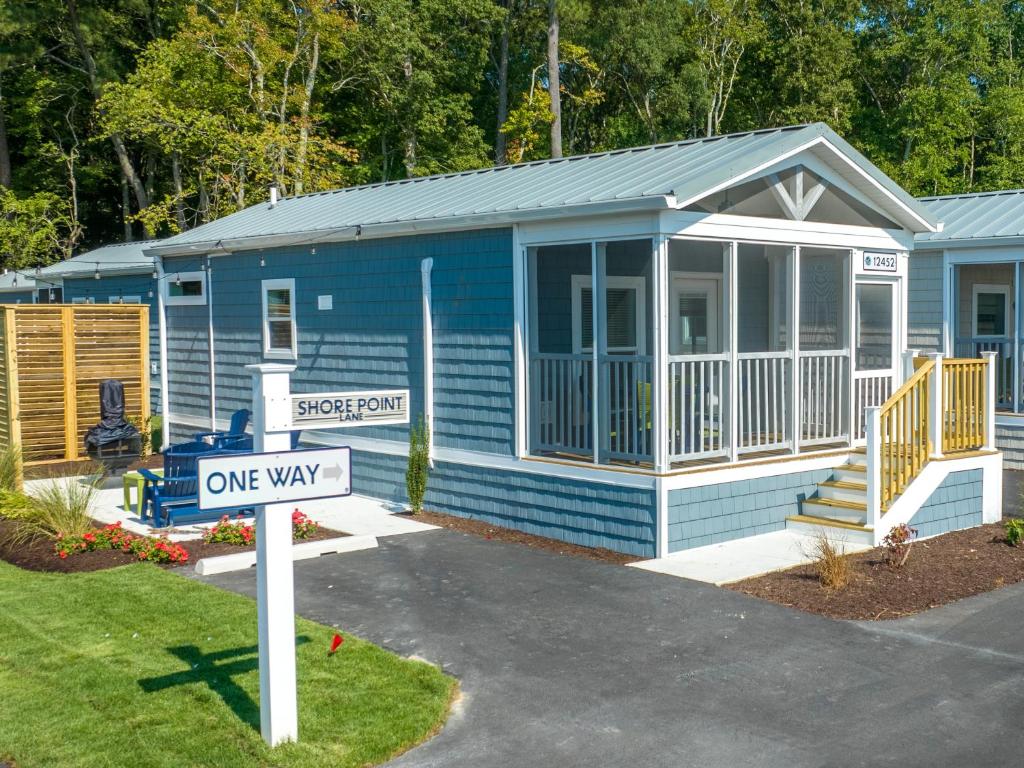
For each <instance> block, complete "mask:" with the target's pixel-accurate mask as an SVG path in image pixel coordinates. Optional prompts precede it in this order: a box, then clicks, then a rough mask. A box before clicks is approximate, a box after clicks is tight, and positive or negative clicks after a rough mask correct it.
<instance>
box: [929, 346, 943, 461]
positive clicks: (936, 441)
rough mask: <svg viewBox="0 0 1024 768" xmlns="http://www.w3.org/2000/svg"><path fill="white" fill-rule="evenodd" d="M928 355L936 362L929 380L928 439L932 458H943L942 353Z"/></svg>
mask: <svg viewBox="0 0 1024 768" xmlns="http://www.w3.org/2000/svg"><path fill="white" fill-rule="evenodd" d="M926 357H928V358H930V359H931V360H933V361H934V362H935V367H934V368H932V372H931V373H930V374H929V376H930V378H931V381H929V382H928V390H929V391H928V407H929V408H931V411H932V412H931V413H930V414H928V431H929V433H930V434H929V435H928V439H929V440H930V441H931V444H932V449H931V451H932V452H931V458H933V459H941V458H942V423H943V417H944V416H945V414H944V413H943V408H944V406H943V402H944V398H943V392H942V355H941V354H939V353H938V352H929V353H928V354H927V355H926Z"/></svg>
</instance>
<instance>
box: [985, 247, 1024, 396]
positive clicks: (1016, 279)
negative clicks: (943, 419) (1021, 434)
mask: <svg viewBox="0 0 1024 768" xmlns="http://www.w3.org/2000/svg"><path fill="white" fill-rule="evenodd" d="M1020 299H1021V290H1020V262H1019V261H1015V262H1014V263H1013V349H1011V350H1010V355H1009V358H1010V364H1011V365H1012V366H1013V375H1012V377H1011V378H1012V380H1013V401H1012V402H1013V412H1014V413H1020V385H1021V380H1020V379H1021V376H1020V368H1021V363H1022V362H1024V361H1022V360H1021V354H1020V352H1021V350H1020V316H1021V313H1020V310H1021V306H1020ZM992 407H993V408H994V407H995V404H993V406H992Z"/></svg>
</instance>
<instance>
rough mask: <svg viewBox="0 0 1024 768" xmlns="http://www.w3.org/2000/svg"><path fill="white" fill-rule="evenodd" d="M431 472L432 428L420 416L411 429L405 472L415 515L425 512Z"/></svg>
mask: <svg viewBox="0 0 1024 768" xmlns="http://www.w3.org/2000/svg"><path fill="white" fill-rule="evenodd" d="M429 472H430V426H429V425H428V424H427V423H426V422H425V421H424V420H423V416H420V418H419V421H418V422H417V423H416V424H412V425H410V427H409V464H408V467H407V468H406V470H405V489H406V492H407V493H408V494H409V506H410V508H411V509H412V512H413V514H419V513H420V512H422V511H423V497H424V496H425V495H426V493H427V475H428V474H429Z"/></svg>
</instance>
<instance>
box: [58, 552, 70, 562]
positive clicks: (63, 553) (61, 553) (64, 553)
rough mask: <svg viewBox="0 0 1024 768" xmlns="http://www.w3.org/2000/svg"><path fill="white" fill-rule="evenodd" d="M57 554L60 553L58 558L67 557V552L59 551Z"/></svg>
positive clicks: (63, 558)
mask: <svg viewBox="0 0 1024 768" xmlns="http://www.w3.org/2000/svg"><path fill="white" fill-rule="evenodd" d="M58 554H60V559H61V560H67V557H68V553H67V552H64V551H61V552H59V553H58Z"/></svg>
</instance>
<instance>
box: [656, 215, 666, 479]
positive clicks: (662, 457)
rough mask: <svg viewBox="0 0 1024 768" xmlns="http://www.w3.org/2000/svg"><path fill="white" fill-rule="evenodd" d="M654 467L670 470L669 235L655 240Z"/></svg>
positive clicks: (663, 470)
mask: <svg viewBox="0 0 1024 768" xmlns="http://www.w3.org/2000/svg"><path fill="white" fill-rule="evenodd" d="M652 257H653V259H654V269H653V270H652V271H653V273H654V307H653V314H652V317H653V318H654V381H653V384H654V408H653V421H652V426H653V430H652V431H653V432H654V434H653V439H654V469H655V471H657V472H667V471H668V470H669V460H668V432H669V424H668V387H669V378H668V329H669V326H668V322H669V321H668V238H667V237H665V236H663V235H662V236H659V237H657V238H655V240H654V253H653V255H652Z"/></svg>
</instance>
